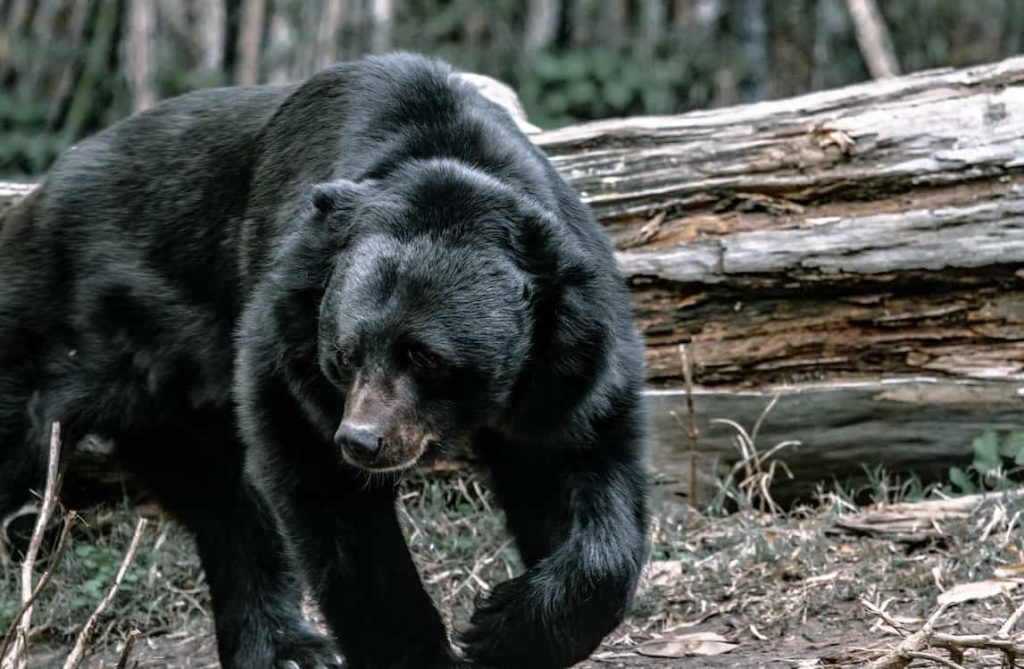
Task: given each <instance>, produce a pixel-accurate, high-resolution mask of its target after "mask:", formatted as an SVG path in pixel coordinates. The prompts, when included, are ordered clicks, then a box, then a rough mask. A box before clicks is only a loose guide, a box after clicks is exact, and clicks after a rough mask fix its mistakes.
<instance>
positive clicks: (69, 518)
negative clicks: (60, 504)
mask: <svg viewBox="0 0 1024 669" xmlns="http://www.w3.org/2000/svg"><path fill="white" fill-rule="evenodd" d="M76 520H78V513H77V512H75V511H69V512H68V513H67V515H65V516H64V526H63V527H62V528H61V530H60V536H58V537H57V545H56V547H55V548H54V550H53V555H52V558H51V560H50V565H49V566H48V567H47V568H46V570H45V571H44V572H43V575H42V576H40V577H39V581H37V582H36V587H35V589H34V590H33V591H32V594H31V596H29V598H28V600H27V601H25V602H24V603H23V604H22V605H21V608H20V609H19V610H18V612H17V613H16V614H15V615H14V618H13V619H12V620H11V624H10V627H8V629H7V632H5V633H4V636H3V639H2V640H0V658H3V657H4V656H5V653H6V652H7V648H8V646H9V645H10V643H11V640H12V639H14V638H15V635H16V634H17V633H18V631H19V630H20V629H21V626H20V625H19V623H20V622H21V621H22V620H23V619H24V620H25V626H26V627H28V626H29V625H30V624H31V617H30V616H31V608H32V605H33V604H35V601H36V599H38V597H39V595H40V594H41V593H42V592H43V589H44V588H46V585H47V584H48V583H49V582H50V579H51V578H52V577H53V574H54V572H55V571H57V567H59V566H60V559H61V557H63V555H64V544H65V542H66V541H67V538H68V534H70V532H71V528H72V527H73V526H74V524H75V521H76ZM26 614H28V615H26ZM26 637H27V633H26ZM4 666H5V667H6V666H7V665H6V664H5V665H4Z"/></svg>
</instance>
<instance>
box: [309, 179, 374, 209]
mask: <svg viewBox="0 0 1024 669" xmlns="http://www.w3.org/2000/svg"><path fill="white" fill-rule="evenodd" d="M372 188H373V183H372V182H371V181H358V182H357V181H349V180H348V179H338V180H336V181H328V182H326V183H320V184H316V185H315V186H313V188H312V189H311V192H310V200H311V202H312V203H313V207H315V208H316V211H317V212H318V213H319V214H321V215H322V216H328V215H330V214H334V213H336V212H340V211H346V210H351V209H352V208H354V207H355V206H356V205H357V204H358V203H359V202H361V201H363V200H364V199H365V198H366V197H368V196H369V194H370V191H371V190H372Z"/></svg>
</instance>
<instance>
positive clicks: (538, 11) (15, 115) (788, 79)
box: [0, 0, 1024, 178]
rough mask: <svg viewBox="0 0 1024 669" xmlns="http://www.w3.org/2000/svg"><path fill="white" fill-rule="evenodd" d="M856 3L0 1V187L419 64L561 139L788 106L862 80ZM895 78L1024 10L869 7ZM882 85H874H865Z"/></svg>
mask: <svg viewBox="0 0 1024 669" xmlns="http://www.w3.org/2000/svg"><path fill="white" fill-rule="evenodd" d="M856 4H857V3H856V2H853V1H852V0H492V1H488V2H483V1H481V0H0V81H2V92H0V177H6V178H31V177H32V176H34V175H38V174H39V173H41V172H42V171H44V170H45V169H46V168H47V166H48V165H49V164H50V163H51V162H52V160H53V159H54V158H55V157H56V155H57V154H59V153H60V152H61V151H63V150H64V149H65V148H67V147H68V146H70V145H71V144H72V143H73V142H74V141H76V140H77V139H79V138H81V137H83V136H85V135H87V134H89V133H91V132H93V131H95V130H97V129H99V128H101V127H104V126H106V125H108V124H110V123H111V122H113V121H115V120H117V119H119V118H121V117H123V116H125V115H127V114H130V113H132V112H134V111H138V110H141V109H144V108H146V107H147V106H149V105H151V104H153V103H154V102H155V101H156V100H158V99H160V98H164V97H167V96H171V95H176V94H179V93H182V92H185V91H188V90H191V89H194V88H199V87H205V86H216V85H223V84H235V83H240V84H253V83H262V82H286V81H293V80H299V79H302V78H304V77H306V76H308V75H309V74H310V73H312V72H314V71H316V70H317V69H319V68H322V67H324V66H326V65H327V64H329V63H331V62H334V61H336V60H343V59H353V58H356V57H358V56H360V55H362V54H365V53H373V52H385V51H389V50H393V49H407V50H416V51H422V52H425V53H428V54H433V55H437V56H441V57H443V58H446V59H449V60H451V61H452V62H454V63H455V64H457V65H458V66H460V67H462V68H465V69H468V70H472V71H476V72H480V73H484V74H489V75H491V76H495V77H497V78H499V79H502V80H504V81H506V82H508V83H509V84H511V85H512V86H514V87H515V88H516V89H517V90H518V91H519V93H520V95H521V97H522V100H523V103H524V105H525V107H526V109H527V112H528V114H529V116H530V120H531V121H532V122H533V123H535V124H537V125H540V126H542V127H555V126H560V125H564V124H568V123H573V122H578V121H584V120H589V119H595V118H603V117H611V116H626V115H637V114H665V113H676V112H682V111H686V110H689V109H695V108H706V107H715V106H722V105H730V104H735V103H738V102H748V101H757V100H763V99H771V98H779V97H785V96H791V95H795V94H799V93H802V92H806V91H810V90H816V89H823V88H832V87H836V86H841V85H844V84H848V83H852V82H856V81H860V80H863V79H866V78H868V77H869V76H870V73H869V68H868V66H867V64H866V63H865V59H864V56H863V55H862V52H861V49H860V48H859V46H858V41H857V38H856V30H855V26H854V22H853V20H852V19H851V8H852V7H853V6H854V5H856ZM877 7H878V9H880V11H881V18H882V20H883V23H884V25H885V26H886V27H887V28H888V30H887V32H888V34H889V36H890V40H889V41H891V48H890V52H891V54H892V56H893V57H894V60H895V63H896V64H897V66H898V68H899V70H900V71H903V72H909V71H914V70H919V69H924V68H929V67H937V66H947V65H951V66H963V65H969V64H974V63H980V62H986V61H993V60H998V59H1000V58H1003V57H1006V56H1008V55H1012V54H1016V53H1018V52H1020V51H1021V50H1022V46H1024V0H972V1H971V2H964V1H961V0H879V1H878V3H877ZM875 74H877V72H875Z"/></svg>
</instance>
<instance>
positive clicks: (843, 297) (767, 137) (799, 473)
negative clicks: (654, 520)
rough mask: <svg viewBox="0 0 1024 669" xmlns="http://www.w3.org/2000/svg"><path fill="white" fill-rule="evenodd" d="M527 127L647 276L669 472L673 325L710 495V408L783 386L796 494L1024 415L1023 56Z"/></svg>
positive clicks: (929, 462) (729, 410)
mask: <svg viewBox="0 0 1024 669" xmlns="http://www.w3.org/2000/svg"><path fill="white" fill-rule="evenodd" d="M533 139H534V141H535V142H536V143H537V144H538V145H539V146H540V147H541V148H542V149H544V150H545V151H546V152H547V153H548V155H549V156H550V157H551V160H552V162H553V163H554V165H555V166H556V168H557V169H558V170H559V171H560V172H561V174H562V175H563V176H564V177H565V178H566V179H567V180H568V181H569V182H570V183H571V184H572V185H573V186H574V187H575V188H576V189H577V190H579V191H580V192H581V193H582V194H583V197H584V198H585V200H587V201H588V202H589V204H590V206H591V207H592V209H593V211H594V212H595V213H596V215H597V216H598V217H599V218H600V220H601V221H602V222H603V223H604V225H605V226H606V228H607V230H608V232H609V234H610V236H611V238H612V241H613V244H614V246H615V248H616V252H617V258H618V260H619V263H620V266H621V268H622V270H623V272H624V273H625V275H626V277H627V279H628V281H629V284H630V286H631V287H632V290H633V294H634V300H635V308H636V315H637V323H638V326H639V328H640V329H641V331H642V332H643V334H644V336H645V338H646V341H647V363H648V377H649V383H650V391H649V398H650V402H651V408H652V420H653V428H654V429H653V435H652V437H653V444H654V449H653V453H652V455H653V462H654V465H655V468H656V469H657V470H658V472H659V474H660V475H661V478H662V481H663V482H664V483H665V484H666V488H667V489H668V490H671V491H673V492H678V493H680V494H684V495H685V494H687V493H688V490H689V480H690V477H691V472H690V469H691V468H690V457H689V455H688V439H687V436H686V433H685V431H684V430H683V428H682V427H681V424H685V422H686V421H685V420H682V419H683V418H685V417H686V415H685V414H686V410H687V409H686V402H685V388H686V383H685V381H684V375H683V365H682V364H681V359H682V358H681V355H680V346H685V347H686V353H687V355H688V357H689V358H690V359H691V360H692V361H693V377H694V381H693V382H694V384H695V387H694V388H693V393H694V398H695V402H694V406H695V413H696V416H695V419H696V422H697V425H698V427H699V436H698V449H699V451H700V454H701V465H700V467H701V471H700V472H698V479H699V482H700V483H701V484H702V485H701V486H698V487H697V488H696V490H697V492H698V495H699V496H700V497H701V499H702V500H706V496H707V495H708V494H709V492H710V488H709V486H710V481H711V477H712V476H713V475H715V474H721V473H722V471H723V468H724V467H727V466H728V465H729V464H730V463H731V462H733V461H735V459H736V457H737V456H736V450H735V448H734V446H733V445H732V439H733V432H732V429H731V428H729V427H728V426H724V425H722V424H717V423H712V422H711V419H714V418H728V419H732V420H735V421H737V422H739V423H740V424H743V425H746V426H747V427H748V429H749V428H751V426H752V425H753V424H754V422H755V421H756V420H757V418H758V416H759V415H760V414H761V412H762V411H763V409H764V407H765V406H766V405H767V404H768V402H769V401H770V399H771V398H772V397H773V396H775V395H776V394H779V395H780V399H779V400H778V403H777V405H776V406H775V407H774V409H773V411H772V412H771V414H770V415H769V416H768V417H767V419H766V420H765V421H764V424H763V425H762V427H761V429H760V432H759V436H758V441H759V443H760V447H761V448H762V450H763V449H766V448H768V447H770V446H771V445H773V444H774V443H775V442H777V441H781V440H784V439H798V440H800V441H801V442H802V446H801V447H799V448H795V449H786V450H784V451H783V452H782V453H780V457H782V458H784V459H785V460H786V461H787V463H788V464H789V465H790V466H791V467H792V469H793V470H794V474H796V478H795V479H794V480H792V481H789V480H786V479H785V477H783V476H782V474H781V473H780V474H779V475H778V476H777V477H776V478H777V483H778V485H777V487H776V495H777V496H778V498H779V499H790V498H793V497H799V496H805V495H807V494H808V493H809V492H811V491H812V489H813V485H814V483H815V482H816V481H818V480H820V479H822V478H823V477H824V478H829V477H833V476H834V477H837V478H845V477H853V478H854V479H855V478H856V477H857V476H858V475H862V469H861V465H862V463H864V464H869V465H872V466H874V465H884V466H885V467H886V468H888V469H889V470H890V471H892V472H894V473H905V472H908V471H915V472H917V473H918V474H920V475H922V476H924V477H926V478H927V477H937V476H942V475H944V474H945V472H946V471H947V470H948V467H949V465H950V464H958V463H961V462H963V461H964V460H969V458H970V442H971V439H972V438H973V437H975V436H977V435H978V434H979V433H980V432H981V431H983V430H985V429H996V430H1003V431H1010V430H1019V429H1024V391H1022V389H1024V158H1022V156H1024V58H1014V59H1010V60H1006V61H1003V62H1001V63H995V64H991V65H984V66H979V67H974V68H969V69H965V70H939V71H931V72H923V73H919V74H914V75H910V76H905V77H900V78H892V79H885V80H879V81H873V82H868V83H865V84H861V85H857V86H852V87H848V88H845V89H839V90H834V91H826V92H820V93H814V94H810V95H805V96H802V97H798V98H793V99H787V100H779V101H774V102H764V103H760V104H755V105H746V106H740V107H735V108H728V109H718V110H713V111H700V112H693V113H689V114H684V115H681V116H670V117H646V118H632V119H622V120H609V121H599V122H595V123H589V124H585V125H580V126H573V127H568V128H563V129H561V130H555V131H550V132H545V133H541V134H539V135H534V136H533ZM7 190H8V191H12V192H13V195H11V196H9V197H8V198H7V199H8V200H9V199H11V197H16V196H18V195H21V194H23V191H24V187H17V188H15V187H13V186H8V187H7ZM14 191H16V192H14ZM3 192H4V189H3V188H0V200H3V199H4V195H3Z"/></svg>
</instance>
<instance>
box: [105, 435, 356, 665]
mask: <svg viewBox="0 0 1024 669" xmlns="http://www.w3.org/2000/svg"><path fill="white" fill-rule="evenodd" d="M181 423H182V424H185V425H191V426H192V429H189V430H187V431H185V430H182V431H180V432H179V431H175V430H169V431H161V432H160V433H159V434H156V433H149V434H138V433H136V434H131V435H124V437H123V439H121V440H118V441H119V442H121V443H123V444H124V446H123V447H121V448H119V451H120V455H121V457H122V460H123V461H124V462H125V463H126V465H127V466H128V467H129V469H130V471H131V472H132V473H133V474H134V475H135V476H137V477H138V478H139V479H140V480H141V481H142V482H143V483H144V484H145V485H146V487H147V488H148V489H149V490H150V491H151V493H152V494H153V495H154V497H155V498H156V499H157V501H158V502H159V503H160V504H161V506H162V507H164V508H165V509H166V510H167V511H168V512H169V513H171V514H172V515H173V516H175V517H176V518H178V519H179V520H180V521H181V522H182V523H183V524H184V525H185V526H186V527H187V528H188V529H189V530H190V531H191V532H192V533H193V534H194V536H195V540H196V546H197V548H198V552H199V556H200V560H201V561H202V565H203V571H204V573H205V575H206V579H207V581H208V582H209V587H210V594H211V598H212V601H213V609H214V621H215V626H216V632H217V646H218V652H219V655H220V660H221V664H222V666H224V667H225V669H242V668H243V667H244V668H253V669H264V668H267V669H271V668H272V669H296V668H297V669H324V668H333V667H341V666H343V664H342V661H341V658H340V656H338V654H337V651H336V650H335V648H334V644H333V643H332V642H331V641H330V640H329V639H327V638H326V637H324V636H323V635H321V634H319V633H318V632H316V631H315V630H314V629H312V627H311V626H309V624H308V623H306V622H305V620H304V619H303V617H302V611H301V588H300V586H299V583H298V580H297V578H296V577H295V575H294V572H293V570H292V569H291V565H290V563H289V561H288V559H287V558H286V548H285V545H284V542H283V540H282V538H281V535H280V533H279V531H278V528H277V526H276V522H275V518H274V516H273V514H272V513H271V510H270V509H269V507H268V506H267V505H266V504H265V503H264V501H263V500H262V499H261V497H260V496H259V495H258V494H257V493H256V491H255V490H254V489H253V488H252V487H251V486H250V485H249V484H248V483H247V482H246V481H245V478H244V476H243V472H242V463H243V456H242V445H241V443H240V441H239V440H238V438H237V436H236V435H235V430H234V427H233V423H232V422H231V421H229V420H228V421H224V422H223V423H221V422H217V423H216V424H213V425H211V424H209V423H205V424H204V421H203V420H202V419H201V418H197V417H191V419H189V418H186V419H185V420H183V421H181Z"/></svg>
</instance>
